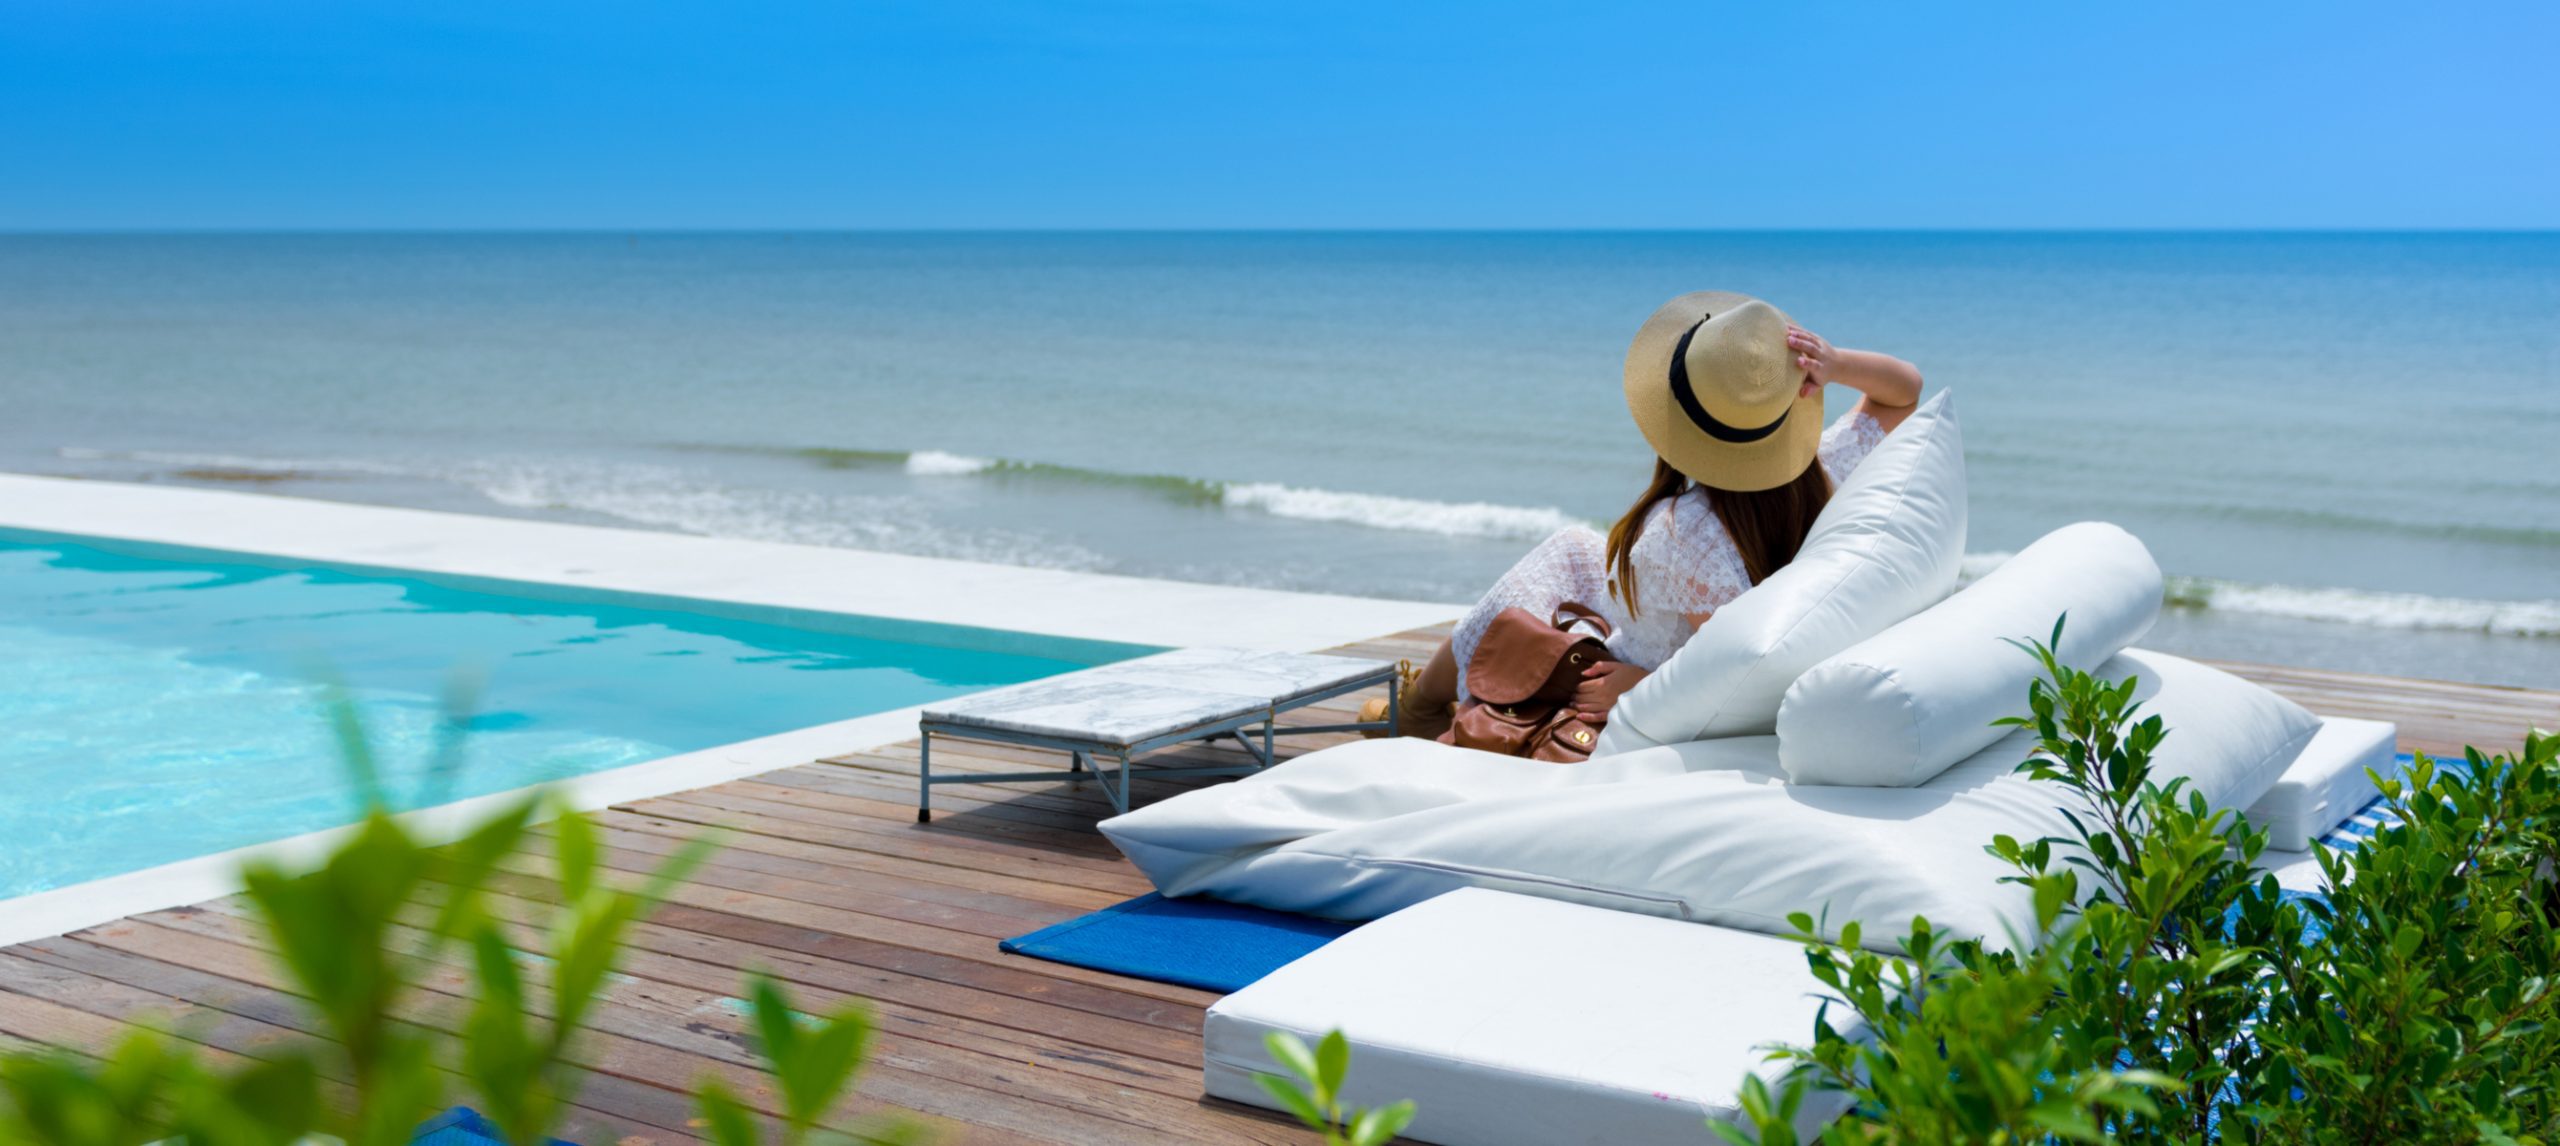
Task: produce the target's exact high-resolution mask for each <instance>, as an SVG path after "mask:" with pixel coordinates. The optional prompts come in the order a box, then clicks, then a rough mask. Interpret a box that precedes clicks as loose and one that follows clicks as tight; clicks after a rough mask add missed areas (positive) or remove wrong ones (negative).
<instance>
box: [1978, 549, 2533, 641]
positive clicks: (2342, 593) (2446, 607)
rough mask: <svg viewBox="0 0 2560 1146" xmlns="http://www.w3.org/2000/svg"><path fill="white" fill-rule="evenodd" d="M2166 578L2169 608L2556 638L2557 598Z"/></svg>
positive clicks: (1984, 559) (1998, 557) (1995, 564)
mask: <svg viewBox="0 0 2560 1146" xmlns="http://www.w3.org/2000/svg"><path fill="white" fill-rule="evenodd" d="M2014 556H2016V554H2014V553H2002V552H1991V553H1967V554H1965V555H1964V564H1963V566H1962V569H1961V572H1960V573H1959V574H1958V577H1959V578H1960V579H1961V580H1962V581H1965V582H1971V581H1975V580H1978V579H1980V578H1981V577H1983V576H1984V575H1986V574H1988V573H1990V572H1991V571H1992V570H1994V569H1997V568H1999V567H2000V566H2001V565H2002V564H2004V563H2006V562H2007V561H2008V560H2009V559H2010V558H2011V557H2014ZM2167 581H2168V590H2167V596H2168V605H2169V607H2170V608H2173V609H2211V610H2214V611H2216V612H2223V613H2245V614H2252V615H2255V616H2261V617H2283V618H2287V619H2289V620H2296V621H2332V622H2336V623H2339V624H2347V625H2368V626H2371V627H2374V628H2379V629H2440V630H2446V631H2451V632H2471V633H2487V634H2489V635H2491V636H2501V637H2560V601H2489V600H2480V599H2476V598H2469V597H2436V596H2430V595H2428V594H2425V593H2393V592H2388V591H2385V590H2380V589H2341V588H2331V587H2326V586H2314V585H2277V584H2268V583H2263V582H2254V581H2226V580H2223V579H2221V578H2218V577H2181V576H2176V575H2172V576H2170V577H2169V578H2167Z"/></svg>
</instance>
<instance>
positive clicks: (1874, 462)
mask: <svg viewBox="0 0 2560 1146" xmlns="http://www.w3.org/2000/svg"><path fill="white" fill-rule="evenodd" d="M1964 526H1965V485H1964V435H1963V434H1962V433H1960V432H1959V431H1958V430H1957V429H1956V412H1955V405H1954V397H1953V395H1950V394H1943V393H1942V394H1940V395H1938V396H1937V397H1935V398H1931V399H1930V400H1928V401H1926V402H1923V403H1921V405H1920V408H1919V409H1917V410H1914V411H1912V413H1911V415H1910V417H1908V418H1905V419H1903V422H1902V424H1901V425H1900V426H1898V427H1896V428H1895V429H1894V431H1893V433H1891V434H1889V435H1887V436H1886V437H1885V440H1884V443H1883V444H1882V445H1879V446H1877V447H1876V448H1875V451H1874V452H1873V453H1870V454H1868V455H1867V459H1866V460H1865V461H1864V462H1861V463H1859V465H1858V468H1857V469H1855V470H1853V471H1851V472H1850V474H1849V479H1848V480H1847V481H1845V482H1843V483H1841V486H1840V489H1839V491H1838V492H1836V493H1834V494H1833V495H1832V497H1831V501H1830V502H1829V504H1827V505H1825V506H1824V507H1823V509H1822V513H1821V515H1820V516H1818V517H1816V518H1815V519H1814V523H1813V531H1812V532H1811V533H1810V534H1808V535H1807V536H1806V538H1805V543H1804V546H1803V548H1802V549H1800V550H1798V551H1797V553H1796V558H1795V560H1794V561H1791V562H1789V563H1788V564H1787V566H1786V568H1783V569H1780V570H1778V571H1777V572H1776V573H1773V574H1770V576H1769V579H1768V580H1766V581H1763V582H1761V583H1760V584H1759V585H1756V586H1753V587H1752V588H1751V589H1750V590H1749V591H1747V592H1745V593H1743V594H1742V595H1741V596H1739V597H1736V598H1734V599H1733V600H1732V601H1730V602H1728V603H1727V604H1726V605H1725V607H1723V608H1721V609H1718V610H1716V612H1715V615H1714V616H1713V617H1710V618H1708V620H1707V623H1706V624H1705V625H1702V626H1700V627H1699V629H1698V631H1697V633H1696V634H1695V635H1693V636H1691V637H1690V638H1689V642H1688V643H1687V644H1686V645H1683V646H1681V648H1680V651H1679V652H1676V653H1674V654H1672V656H1671V659H1670V660H1668V661H1666V662H1664V663H1663V665H1662V667H1660V668H1658V669H1655V670H1654V672H1653V675H1651V676H1649V677H1646V678H1645V680H1644V681H1643V683H1640V684H1638V685H1637V686H1636V687H1635V688H1633V689H1631V690H1629V691H1628V692H1627V694H1626V695H1625V696H1624V697H1622V698H1620V699H1619V701H1618V704H1617V707H1616V708H1615V709H1613V710H1611V712H1610V714H1609V724H1608V727H1607V728H1606V729H1604V730H1603V731H1602V733H1601V736H1600V742H1599V744H1598V745H1597V746H1595V749H1594V754H1595V755H1599V754H1606V753H1611V752H1625V751H1630V750H1633V749H1637V748H1648V747H1652V746H1654V745H1659V744H1679V743H1684V742H1686V741H1691V740H1703V739H1706V738H1709V737H1715V736H1746V735H1753V734H1758V733H1765V732H1768V731H1770V729H1771V728H1772V727H1773V726H1774V725H1775V723H1776V721H1777V717H1778V700H1779V698H1780V697H1782V696H1784V695H1785V694H1786V691H1787V686H1788V685H1790V684H1793V683H1794V682H1795V679H1796V677H1797V675H1798V674H1801V673H1802V672H1804V670H1806V669H1809V668H1812V667H1813V666H1814V665H1815V664H1816V663H1818V662H1820V661H1821V660H1822V659H1823V658H1824V657H1828V656H1830V655H1831V654H1833V653H1836V652H1839V651H1840V650H1842V649H1845V648H1848V647H1849V646H1851V645H1854V644H1856V643H1858V642H1859V641H1862V640H1865V639H1866V638H1868V637H1870V636H1873V635H1875V634H1877V633H1880V632H1883V631H1884V629H1885V628H1886V626H1889V625H1891V624H1893V623H1894V622H1896V621H1899V620H1901V619H1903V618H1905V617H1908V616H1910V615H1912V614H1914V613H1917V612H1919V611H1920V610H1922V609H1925V608H1928V607H1929V606H1930V605H1932V604H1935V603H1936V602H1937V600H1938V599H1939V598H1941V597H1944V596H1946V595H1947V591H1948V590H1949V589H1952V588H1954V587H1955V583H1956V573H1957V570H1958V567H1959V566H1960V565H1961V563H1962V562H1963V559H1964Z"/></svg>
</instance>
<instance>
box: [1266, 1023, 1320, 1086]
mask: <svg viewBox="0 0 2560 1146" xmlns="http://www.w3.org/2000/svg"><path fill="white" fill-rule="evenodd" d="M1262 1046H1263V1049H1265V1050H1268V1051H1270V1052H1271V1061H1273V1062H1276V1063H1278V1064H1280V1068H1281V1069H1282V1070H1286V1071H1288V1072H1289V1073H1290V1074H1292V1075H1295V1076H1297V1078H1298V1080H1299V1081H1301V1082H1305V1083H1308V1084H1310V1085H1313V1084H1316V1083H1318V1082H1319V1081H1320V1080H1321V1078H1322V1075H1321V1073H1320V1072H1319V1071H1318V1070H1317V1069H1316V1056H1315V1054H1314V1052H1312V1051H1309V1050H1308V1049H1307V1044H1306V1043H1305V1041H1303V1040H1301V1039H1300V1038H1298V1036H1296V1035H1293V1034H1290V1033H1289V1032H1287V1031H1272V1032H1271V1033H1269V1034H1266V1035H1264V1036H1262Z"/></svg>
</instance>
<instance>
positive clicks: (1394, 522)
mask: <svg viewBox="0 0 2560 1146" xmlns="http://www.w3.org/2000/svg"><path fill="white" fill-rule="evenodd" d="M749 452H757V453H769V452H774V451H749ZM780 452H783V453H787V454H788V455H790V456H793V457H797V458H800V459H802V460H804V461H808V462H811V463H813V464H816V465H820V466H825V467H827V468H830V469H878V470H887V469H899V470H903V471H905V472H906V473H908V474H910V475H914V476H917V477H969V478H979V479H985V480H994V481H1014V482H1055V483H1061V484H1074V485H1086V486H1103V487H1110V488H1118V489H1126V490H1131V491H1133V492H1140V493H1147V494H1152V495H1154V496H1157V497H1161V498H1164V499H1166V500H1169V501H1173V502H1177V503H1180V504H1185V505H1198V506H1217V507H1222V508H1225V509H1231V510H1243V511H1249V512H1255V513H1267V514H1270V515H1271V516H1273V517H1283V518H1290V519H1294V520H1298V521H1315V522H1323V523H1326V524H1331V525H1351V526H1358V527H1361V528H1364V529H1387V530H1395V531H1399V532H1405V533H1434V534H1439V535H1441V536H1444V537H1491V538H1522V539H1530V540H1534V539H1537V538H1541V537H1545V536H1546V535H1548V534H1550V533H1553V532H1555V531H1556V530H1559V529H1563V528H1565V527H1566V526H1571V525H1584V524H1588V523H1587V522H1585V521H1584V520H1583V519H1581V518H1579V517H1575V516H1574V515H1572V514H1569V513H1566V512H1565V511H1563V510H1561V509H1556V508H1553V507H1545V506H1522V505H1498V504H1494V503H1492V502H1482V501H1470V502H1450V501H1432V500H1429V499H1426V498H1413V497H1395V496H1392V495H1388V494H1374V493H1345V492H1342V491H1339V490H1329V489H1313V488H1306V487H1301V486H1290V485H1281V484H1279V483H1276V482H1224V481H1217V480H1214V479H1209V478H1193V477H1180V476H1176V475H1172V474H1137V473H1122V472H1118V471H1114V470H1103V469H1089V468H1086V467H1083V466H1068V465H1059V464H1056V463H1054V462H1025V461H1014V460H1011V459H1007V458H980V457H971V456H968V455H965V454H953V453H945V452H943V451H941V450H914V451H897V450H844V449H805V450H788V451H780Z"/></svg>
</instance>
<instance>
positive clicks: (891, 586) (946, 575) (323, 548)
mask: <svg viewBox="0 0 2560 1146" xmlns="http://www.w3.org/2000/svg"><path fill="white" fill-rule="evenodd" d="M0 528H9V529H20V530H26V531H30V532H37V533H49V534H66V535H72V536H74V537H77V538H92V539H101V540H108V541H125V542H134V543H141V544H146V545H164V546H177V547H183V548H189V549H204V550H215V551H219V552H227V553H234V554H243V555H249V556H259V557H268V558H285V559H289V560H295V561H306V562H313V563H319V564H327V565H337V566H351V567H355V568H357V569H363V570H380V571H385V572H391V573H396V574H402V575H411V576H415V575H420V574H430V575H433V574H441V575H444V576H447V577H455V578H468V579H472V580H475V581H486V580H495V581H502V582H515V583H519V584H522V585H525V586H533V587H545V586H547V587H552V588H555V589H563V590H570V591H573V592H574V591H581V590H583V591H585V592H588V593H597V594H637V595H642V596H647V597H652V598H659V599H661V600H663V601H664V602H665V603H666V604H668V605H670V606H677V607H681V606H682V605H683V604H684V603H686V602H696V603H702V604H707V605H719V606H731V607H736V606H744V607H746V608H747V609H748V610H749V611H750V612H761V611H767V610H787V611H790V612H800V613H815V614H827V615H834V616H838V617H848V618H856V619H879V618H886V619H888V620H890V621H892V622H896V621H920V622H925V623H928V624H935V625H948V626H961V627H966V628H971V629H978V630H1003V631H1008V632H1011V633H1027V634H1032V635H1034V636H1046V637H1056V638H1064V639H1066V640H1070V641H1094V642H1105V643H1112V644H1124V645H1154V646H1160V647H1168V648H1171V647H1183V646H1194V645H1230V646H1239V647H1244V648H1258V649H1272V650H1279V651H1288V652H1313V651H1316V650H1319V649H1327V648H1333V647H1336V646H1339V645H1346V644H1351V643H1353V642H1356V641H1360V640H1365V639H1368V638H1371V637H1376V636H1379V635H1382V634H1386V633H1396V632H1403V631H1405V630H1408V629H1415V628H1420V627H1423V626H1425V625H1433V624H1438V623H1441V622H1443V621H1448V620H1451V619H1454V618H1455V617H1456V616H1457V615H1458V614H1459V613H1460V612H1461V611H1462V610H1463V609H1464V608H1465V606H1462V605H1445V604H1429V603H1423V602H1413V601H1383V600H1374V599H1370V598H1364V597H1344V596H1334V595H1328V594H1317V593H1291V592H1283V591H1279V590H1271V589H1246V588H1237V587H1233V586H1222V585H1199V584H1192V583H1188V582H1177V581H1156V580H1150V579H1146V578H1139V577H1119V576H1109V575H1103V574H1094V573H1073V572H1066V571H1062V570H1054V569H1026V568H1019V567H1015V566H1007V565H988V564H980V563H976V562H967V561H950V560H943V559H939V558H930V557H908V556H903V555H900V554H890V553H874V552H868V551H863V550H852V549H829V548H824V547H819V546H807V545H784V544H778V543H773V542H762V541H732V540H723V539H718V538H707V537H695V536H689V535H684V534H673V533H655V532H648V531H642V530H628V529H608V528H602V527H597V526H587V525H566V524H560V523H556V522H544V521H528V520H523V519H517V518H499V517H479V516H474V515H471V514H460V513H441V512H435V511H431V510H417V509H398V508H391V507H386V506H371V505H355V504H349V503H343V502H328V501H316V500H311V499H306V498H291V497H277V496H273V495H268V494H249V493H234V492H230V491H224V490H203V489H190V488H181V487H168V486H147V485H136V484H128V483H121V482H100V481H86V480H79V479H68V478H47V477H35V476H29V475H20V474H6V473H0ZM474 587H475V588H492V587H490V586H485V585H475V586H474ZM494 588H495V589H496V590H497V591H500V592H503V591H505V586H497V587H494ZM775 619H776V620H777V621H778V622H779V623H783V624H789V623H791V619H790V618H788V617H781V618H775ZM981 635H984V636H997V637H1000V636H1001V635H1002V634H1001V633H996V634H981ZM924 707H925V706H922V705H917V706H912V707H908V708H901V709H896V710H893V711H890V712H881V713H874V714H871V715H868V716H862V717H857V718H854V719H851V720H844V721H838V722H835V723H832V724H822V725H818V726H815V727H812V728H803V729H798V730H795V731H791V732H784V733H780V734H778V735H774V736H766V737H761V738H758V739H754V740H746V741H740V742H738V743H735V744H727V745H722V746H720V747H717V748H709V749H704V750H702V751H699V752H687V753H682V754H679V755H675V756H667V757H662V758H659V759H657V760H650V761H645V762H643V763H639V764H632V765H626V766H624V767H620V768H613V769H608V770H606V771H602V772H594V773H589V774H587V775H584V776H577V777H573V778H570V779H567V780H562V781H557V782H554V783H551V784H547V785H533V786H528V787H524V788H516V789H513V790H510V791H504V792H496V793H491V794H489V795H485V796H474V797H471V798H468V799H463V800H457V801H454V802H452V803H447V804H441V805H438V806H436V807H432V808H421V809H418V810H416V811H413V812H407V813H403V814H402V815H401V816H400V817H399V819H400V820H401V822H402V823H403V824H404V825H405V826H407V827H408V828H409V830H410V831H412V832H414V833H416V834H418V835H419V836H420V837H422V838H424V839H427V840H429V841H431V842H439V843H441V842H446V841H449V840H452V839H455V838H458V837H459V836H460V835H461V833H462V832H463V831H464V830H465V829H466V828H467V826H468V825H469V824H471V823H473V822H474V821H476V820H477V819H478V818H481V817H484V816H486V815H488V814H489V813H491V812H494V811H496V810H497V809H498V808H499V807H501V806H503V805H505V804H507V803H509V802H511V801H514V800H520V799H522V798H523V797H524V796H525V794H527V793H528V792H531V791H533V790H534V789H535V788H549V789H551V790H552V791H553V792H554V793H556V795H557V796H558V797H559V798H560V803H561V805H565V806H567V807H569V808H573V809H576V810H580V811H592V810H595V809H597V808H603V807H607V806H610V805H613V804H617V803H624V802H628V801H631V800H638V799H646V798H648V797H652V796H664V795H670V794H672V793H676V792H683V791H691V790H693V789H696V788H704V787H709V786H711V785H714V784H721V783H726V782H728V781H731V780H736V779H741V778H744V777H747V776H753V775H756V774H758V773H761V772H769V771H773V770H774V769H777V768H788V767H794V766H797V765H800V764H805V763H808V762H809V761H812V760H816V759H819V758H821V757H826V756H840V755H844V754H845V753H848V752H857V751H861V750H863V749H867V748H877V747H880V746H882V745H886V744H894V743H897V742H898V741H901V740H905V739H907V738H909V737H910V736H912V735H914V733H915V727H916V719H917V717H918V715H919V714H921V713H922V712H923V710H924ZM555 806H557V805H555ZM349 830H351V829H350V828H344V827H341V828H331V829H327V830H324V831H318V832H311V833H308V834H305V835H300V836H293V837H290V838H287V839H282V840H276V841H272V842H269V843H264V844H257V845H253V846H250V847H244V848H239V849H235V850H232V851H227V852H219V853H216V854H213V855H208V856H198V857H196V858H194V859H187V860H180V861H177V862H175V863H169V864H162V865H160V866H158V867H151V868H145V869H143V870H141V871H135V872H127V873H125V874H122V875H115V876H108V877H106V878H103V879H97V880H91V881H88V882H85V883H78V884H73V885H71V886H69V887H61V888H53V889H50V890H46V891H40V892H35V893H32V894H29V895H23V896H18V897H15V898H12V899H8V900H5V901H0V947H5V946H9V945H11V944H16V943H23V942H26V941H28V940H32V939H42V938H47V937H50V936H54V935H61V934H64V933H66V932H70V931H76V930H79V929H80V928H83V927H93V926H96V925H98V924H101V923H106V922H109V921H112V920H116V919H121V918H123V917H125V916H128V915H139V914H142V913H145V912H150V911H159V910H163V909H166V908H170V907H178V906H182V905H185V904H190V903H200V902H203V901H205V900H208V899H216V898H220V897H222V896H225V895H230V894H232V893H234V892H237V891H239V890H240V870H241V866H242V865H243V864H244V863H246V862H248V861H250V860H252V859H259V860H272V861H275V862H280V863H284V864H287V865H293V864H302V863H309V862H312V861H314V860H316V859H318V858H319V857H321V856H323V855H326V854H327V852H328V849H329V848H330V846H331V845H332V844H334V843H335V842H336V841H337V840H338V839H340V838H341V837H343V836H344V835H345V834H346V833H347V832H348V831H349Z"/></svg>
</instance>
